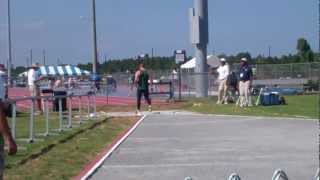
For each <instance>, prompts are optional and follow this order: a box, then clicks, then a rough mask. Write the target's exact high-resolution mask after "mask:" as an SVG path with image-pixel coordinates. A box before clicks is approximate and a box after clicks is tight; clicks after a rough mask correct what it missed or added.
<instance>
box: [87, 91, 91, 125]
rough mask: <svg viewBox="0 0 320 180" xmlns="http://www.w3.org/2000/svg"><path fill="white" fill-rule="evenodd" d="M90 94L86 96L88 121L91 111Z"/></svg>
mask: <svg viewBox="0 0 320 180" xmlns="http://www.w3.org/2000/svg"><path fill="white" fill-rule="evenodd" d="M90 103H91V102H90V94H88V104H87V105H88V119H90V111H91V109H90Z"/></svg>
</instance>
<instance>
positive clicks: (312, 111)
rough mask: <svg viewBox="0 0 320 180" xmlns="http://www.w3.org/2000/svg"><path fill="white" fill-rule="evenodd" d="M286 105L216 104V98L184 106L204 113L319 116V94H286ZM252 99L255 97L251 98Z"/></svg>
mask: <svg viewBox="0 0 320 180" xmlns="http://www.w3.org/2000/svg"><path fill="white" fill-rule="evenodd" d="M285 98H286V101H287V105H279V106H254V107H248V108H243V109H242V108H239V107H236V106H235V105H234V104H228V105H217V104H216V98H213V97H211V98H209V99H191V100H190V101H189V102H188V103H187V105H186V106H185V109H186V110H190V111H193V112H199V113H206V114H226V115H250V116H272V117H296V118H297V117H298V118H314V119H317V118H318V117H319V101H318V98H319V96H317V95H301V96H286V97H285ZM253 99H254V100H255V99H256V98H253Z"/></svg>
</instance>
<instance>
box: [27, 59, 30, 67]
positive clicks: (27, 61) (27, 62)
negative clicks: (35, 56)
mask: <svg viewBox="0 0 320 180" xmlns="http://www.w3.org/2000/svg"><path fill="white" fill-rule="evenodd" d="M26 61H27V67H30V66H29V57H27V59H26Z"/></svg>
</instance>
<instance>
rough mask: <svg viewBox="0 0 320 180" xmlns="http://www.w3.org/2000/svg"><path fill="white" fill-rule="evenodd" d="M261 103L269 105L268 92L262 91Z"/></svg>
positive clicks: (269, 96)
mask: <svg viewBox="0 0 320 180" xmlns="http://www.w3.org/2000/svg"><path fill="white" fill-rule="evenodd" d="M260 100H261V104H262V105H264V106H269V105H271V95H270V93H263V94H262V96H261V99H260Z"/></svg>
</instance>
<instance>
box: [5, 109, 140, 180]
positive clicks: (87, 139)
mask: <svg viewBox="0 0 320 180" xmlns="http://www.w3.org/2000/svg"><path fill="white" fill-rule="evenodd" d="M26 116H27V115H26V114H21V115H19V118H18V120H17V122H18V123H17V137H18V139H21V138H27V137H28V136H27V135H28V131H27V127H28V126H27V125H28V122H27V119H28V118H27V117H26ZM55 117H56V116H55ZM135 120H136V119H135V118H108V119H106V118H104V119H100V120H90V121H86V123H84V124H82V125H81V126H77V127H74V128H72V130H68V131H65V132H62V133H59V134H58V133H57V132H55V133H56V134H57V135H52V136H48V137H43V136H37V138H39V139H40V140H39V141H36V142H34V143H32V144H29V143H26V142H23V141H19V140H18V141H17V143H18V146H19V150H18V153H17V155H15V156H6V169H5V179H57V180H58V179H59V180H60V179H70V178H71V177H73V176H75V175H77V174H78V173H79V171H80V170H81V169H82V168H83V166H84V165H85V164H86V163H88V162H89V161H90V160H92V159H93V158H94V157H95V156H96V155H97V154H98V153H99V152H100V151H101V150H102V149H103V148H104V147H106V145H107V144H109V143H110V142H112V140H113V139H114V138H115V137H116V136H117V135H119V134H120V133H121V132H123V131H124V130H125V129H127V128H129V127H130V126H132V125H133V124H134V122H135ZM50 125H51V127H52V128H53V129H55V128H58V120H57V118H53V119H51V120H50ZM44 127H45V123H44V120H43V119H42V118H37V119H36V121H35V130H36V133H43V132H44V130H45V129H44ZM51 132H53V131H51Z"/></svg>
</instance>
